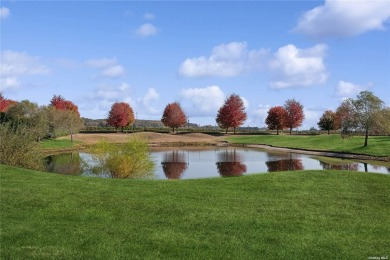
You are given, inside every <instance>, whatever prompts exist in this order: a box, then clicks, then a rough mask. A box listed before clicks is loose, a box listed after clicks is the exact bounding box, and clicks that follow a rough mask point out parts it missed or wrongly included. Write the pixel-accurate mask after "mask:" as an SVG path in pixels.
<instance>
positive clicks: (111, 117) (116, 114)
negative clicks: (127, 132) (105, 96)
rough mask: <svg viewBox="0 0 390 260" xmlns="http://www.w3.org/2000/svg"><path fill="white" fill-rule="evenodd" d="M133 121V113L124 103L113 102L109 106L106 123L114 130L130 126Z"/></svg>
mask: <svg viewBox="0 0 390 260" xmlns="http://www.w3.org/2000/svg"><path fill="white" fill-rule="evenodd" d="M134 121H135V117H134V112H133V109H132V108H131V106H130V105H129V104H127V103H125V102H115V103H114V104H113V105H112V106H111V110H110V112H109V114H108V120H107V123H108V124H109V125H111V126H114V127H115V128H118V127H121V128H122V132H123V128H124V127H125V126H128V125H132V124H133V123H134Z"/></svg>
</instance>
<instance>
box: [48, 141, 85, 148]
mask: <svg viewBox="0 0 390 260" xmlns="http://www.w3.org/2000/svg"><path fill="white" fill-rule="evenodd" d="M80 144H81V142H78V141H73V142H71V141H70V140H69V139H45V140H43V141H42V143H41V145H42V148H43V149H67V148H73V147H76V146H78V145H80Z"/></svg>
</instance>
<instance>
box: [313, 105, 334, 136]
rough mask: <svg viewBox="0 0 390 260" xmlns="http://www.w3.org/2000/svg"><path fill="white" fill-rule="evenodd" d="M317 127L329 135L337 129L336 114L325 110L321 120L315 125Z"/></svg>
mask: <svg viewBox="0 0 390 260" xmlns="http://www.w3.org/2000/svg"><path fill="white" fill-rule="evenodd" d="M317 125H318V127H319V128H320V129H321V130H326V131H328V135H329V134H330V130H336V129H337V118H336V113H335V112H333V111H332V110H326V111H325V112H324V113H323V114H322V116H321V118H320V121H318V123H317Z"/></svg>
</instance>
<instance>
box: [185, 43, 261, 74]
mask: <svg viewBox="0 0 390 260" xmlns="http://www.w3.org/2000/svg"><path fill="white" fill-rule="evenodd" d="M267 53H268V51H266V50H264V49H261V50H248V49H247V44H246V42H230V43H228V44H221V45H218V46H216V47H214V48H213V50H212V52H211V55H210V57H205V56H201V57H198V58H189V59H186V60H185V61H184V62H183V63H182V64H181V66H180V69H179V73H180V74H181V75H182V76H186V77H208V76H216V77H235V76H238V75H240V74H243V73H244V72H246V71H248V70H252V69H255V68H258V67H259V65H261V62H260V61H261V60H262V59H263V58H264V57H265V56H266V55H267Z"/></svg>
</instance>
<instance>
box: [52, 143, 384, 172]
mask: <svg viewBox="0 0 390 260" xmlns="http://www.w3.org/2000/svg"><path fill="white" fill-rule="evenodd" d="M151 156H152V158H153V160H154V162H155V165H156V170H155V176H154V178H156V179H197V178H208V177H218V176H222V177H229V176H240V175H243V174H253V173H265V172H277V171H292V170H322V169H327V170H328V169H333V170H353V171H366V172H367V171H368V172H376V173H383V174H390V165H389V164H388V163H387V165H386V163H381V162H370V163H365V162H360V161H352V160H344V159H337V158H330V157H319V156H313V155H304V154H295V153H281V152H272V151H266V150H260V149H250V148H233V147H223V148H218V147H212V148H205V149H199V148H196V149H194V148H180V149H179V148H161V149H154V150H152V151H151ZM92 157H93V155H91V154H88V153H83V152H77V153H67V154H59V155H53V156H49V157H47V158H46V162H47V170H48V171H49V172H54V173H61V174H71V175H84V176H93V177H103V178H110V176H109V175H108V174H107V173H104V172H101V173H98V174H96V173H91V172H87V171H86V170H85V169H87V168H88V167H85V165H86V163H90V162H91V161H93V160H92Z"/></svg>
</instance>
